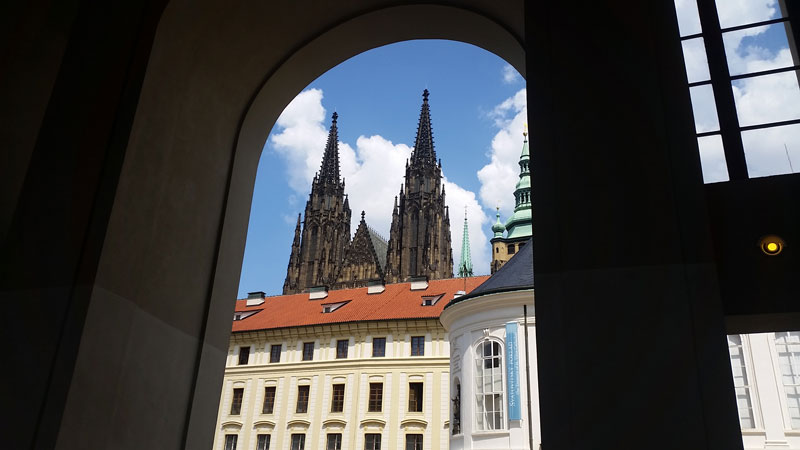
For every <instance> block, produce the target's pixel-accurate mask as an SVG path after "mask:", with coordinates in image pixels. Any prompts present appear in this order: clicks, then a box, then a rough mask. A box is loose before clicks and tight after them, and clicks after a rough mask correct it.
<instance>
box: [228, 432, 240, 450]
mask: <svg viewBox="0 0 800 450" xmlns="http://www.w3.org/2000/svg"><path fill="white" fill-rule="evenodd" d="M238 440H239V436H238V435H236V434H226V435H225V450H236V443H237V442H236V441H238Z"/></svg>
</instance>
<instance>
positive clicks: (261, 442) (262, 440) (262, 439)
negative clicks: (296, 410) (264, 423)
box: [256, 434, 271, 450]
mask: <svg viewBox="0 0 800 450" xmlns="http://www.w3.org/2000/svg"><path fill="white" fill-rule="evenodd" d="M270 437H271V436H270V435H268V434H259V435H258V440H257V442H256V450H269V441H270Z"/></svg>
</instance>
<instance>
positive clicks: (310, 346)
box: [303, 342, 314, 361]
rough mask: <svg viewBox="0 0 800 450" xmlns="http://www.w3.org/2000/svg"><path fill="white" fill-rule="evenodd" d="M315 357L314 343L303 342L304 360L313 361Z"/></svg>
mask: <svg viewBox="0 0 800 450" xmlns="http://www.w3.org/2000/svg"><path fill="white" fill-rule="evenodd" d="M313 359H314V343H313V342H304V343H303V361H311V360H313Z"/></svg>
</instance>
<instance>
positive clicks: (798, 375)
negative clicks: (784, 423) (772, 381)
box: [775, 331, 800, 430]
mask: <svg viewBox="0 0 800 450" xmlns="http://www.w3.org/2000/svg"><path fill="white" fill-rule="evenodd" d="M775 350H777V352H778V364H779V365H780V367H781V375H782V380H783V391H784V393H785V394H786V406H787V407H788V410H789V420H790V421H791V426H792V428H793V429H795V430H797V429H800V331H786V332H782V333H775Z"/></svg>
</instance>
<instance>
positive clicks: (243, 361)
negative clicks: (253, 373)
mask: <svg viewBox="0 0 800 450" xmlns="http://www.w3.org/2000/svg"><path fill="white" fill-rule="evenodd" d="M248 361H250V347H249V346H248V347H239V365H240V366H246V365H247V362H248Z"/></svg>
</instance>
